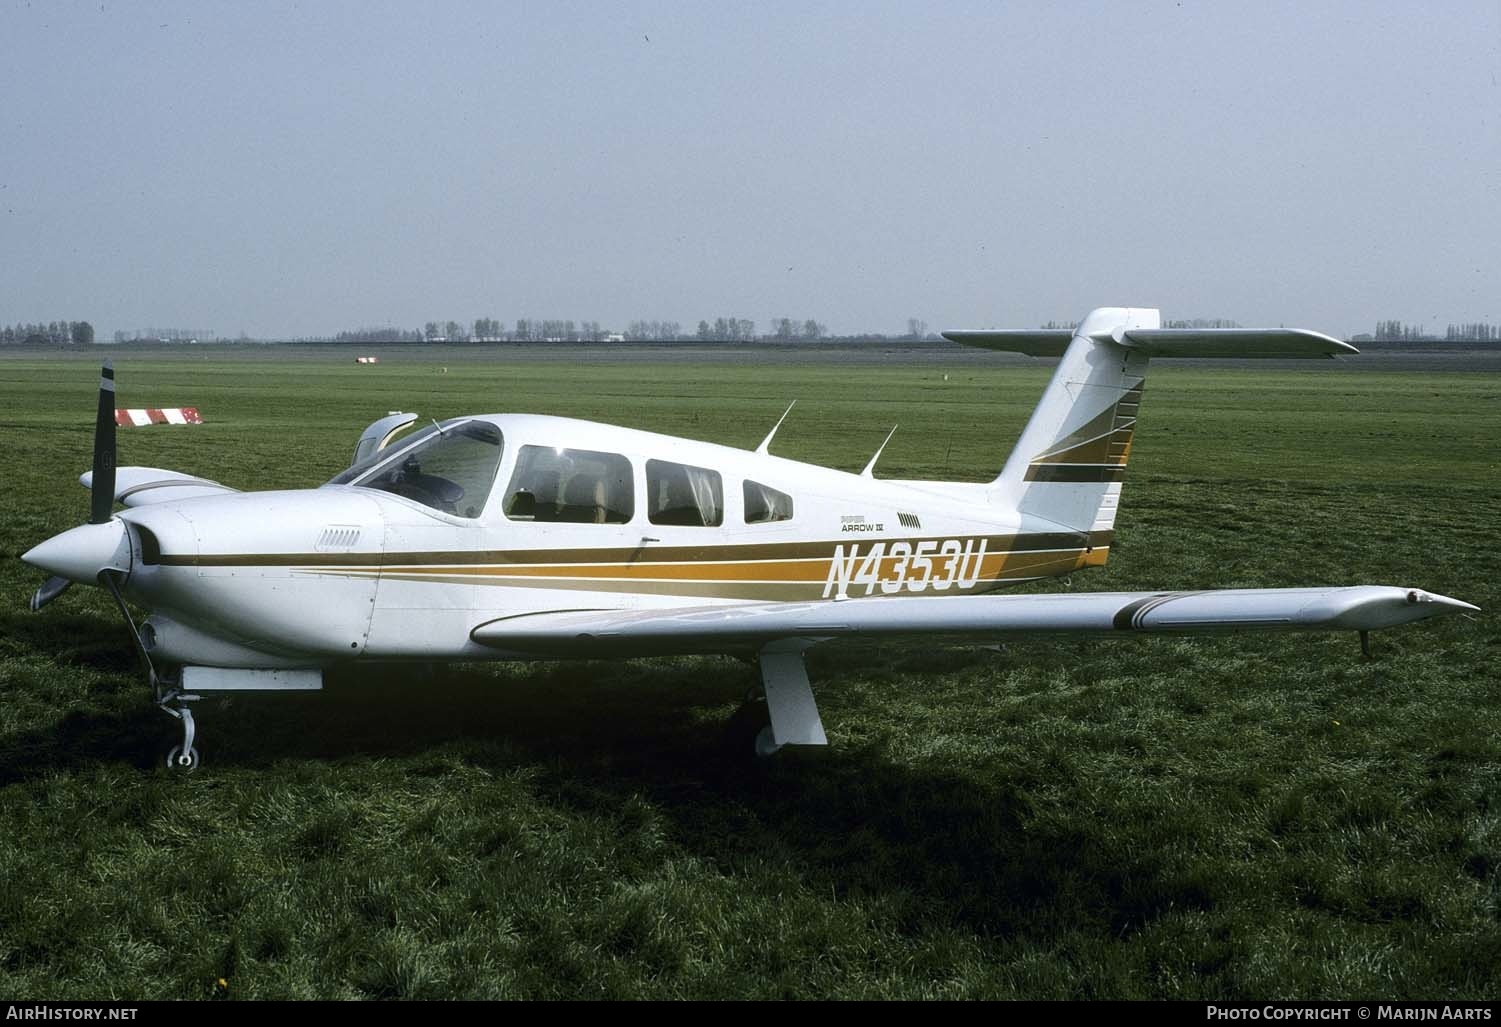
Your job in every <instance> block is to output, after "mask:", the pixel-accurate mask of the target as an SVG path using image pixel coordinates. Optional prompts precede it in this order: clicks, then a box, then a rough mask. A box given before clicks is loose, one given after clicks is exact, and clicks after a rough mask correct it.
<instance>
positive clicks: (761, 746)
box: [730, 641, 829, 759]
mask: <svg viewBox="0 0 1501 1027" xmlns="http://www.w3.org/2000/svg"><path fill="white" fill-rule="evenodd" d="M804 648H806V643H802V642H797V641H792V642H773V643H772V644H770V645H767V646H764V647H763V648H762V649H761V651H760V652H759V653H758V654H757V657H756V662H757V664H759V666H760V669H761V682H760V685H759V686H758V687H756V688H752V689H751V691H750V693H749V694H747V695H746V697H745V703H744V705H742V706H741V707H740V709H739V710H737V711H736V712H735V715H734V716H733V717H731V718H730V738H731V744H732V745H734V746H735V747H736V748H740V747H741V746H742V745H744V744H745V742H746V741H749V743H750V745H749V748H750V749H751V751H752V752H754V753H755V754H756V756H758V757H760V758H761V759H765V758H767V757H769V756H774V755H776V753H777V752H779V751H780V750H781V749H782V747H783V746H786V745H827V744H829V743H828V738H827V737H826V736H825V735H824V730H823V722H822V721H821V720H820V719H819V716H818V706H817V704H815V703H814V701H813V690H812V688H810V687H809V685H808V672H807V670H806V669H805V668H804V667H803V649H804ZM742 751H744V750H742Z"/></svg>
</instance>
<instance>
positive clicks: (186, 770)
mask: <svg viewBox="0 0 1501 1027" xmlns="http://www.w3.org/2000/svg"><path fill="white" fill-rule="evenodd" d="M201 698H202V696H198V695H192V694H189V693H187V692H183V691H181V690H179V689H176V688H173V689H169V690H168V691H167V692H166V693H165V694H164V695H162V696H160V697H159V698H158V699H157V700H156V704H157V705H158V706H160V707H161V709H162V711H163V712H164V713H166V714H167V715H168V716H170V717H176V718H177V719H178V720H180V721H182V744H181V745H174V746H173V747H172V749H171V751H170V752H168V753H167V769H168V770H174V771H177V772H178V773H182V774H191V773H192V772H193V771H195V770H197V769H198V750H197V749H196V748H195V747H194V745H193V737H194V735H196V734H197V731H198V728H197V725H196V724H194V723H193V709H192V707H190V706H189V705H188V703H190V702H193V701H195V700H197V699H201Z"/></svg>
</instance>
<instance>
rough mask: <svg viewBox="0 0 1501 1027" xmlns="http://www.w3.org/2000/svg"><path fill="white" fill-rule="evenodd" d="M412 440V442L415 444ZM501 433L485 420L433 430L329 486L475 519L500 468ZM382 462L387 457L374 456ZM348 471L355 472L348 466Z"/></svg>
mask: <svg viewBox="0 0 1501 1027" xmlns="http://www.w3.org/2000/svg"><path fill="white" fill-rule="evenodd" d="M414 441H415V440H414ZM501 450H502V444H501V436H500V429H499V428H497V427H495V425H493V424H489V423H488V422H485V421H464V422H462V423H460V424H456V425H444V426H443V427H442V428H436V427H435V428H433V429H432V430H431V431H430V432H429V433H428V434H427V435H426V437H425V438H423V439H422V440H421V441H418V442H417V443H416V445H413V446H410V447H408V448H407V449H406V451H405V452H404V453H402V454H400V455H398V456H396V457H395V458H394V459H389V460H388V461H387V462H386V463H384V464H380V465H379V466H378V467H377V469H375V470H372V471H369V472H368V473H366V474H365V476H364V477H355V478H353V480H350V479H349V478H348V477H346V476H347V475H349V474H350V472H349V471H346V472H345V473H344V474H341V475H339V476H338V477H336V478H335V479H334V480H333V484H343V483H344V482H345V481H349V483H350V484H353V485H358V486H360V487H361V488H367V489H379V490H380V491H382V492H389V493H391V494H392V495H395V496H403V497H405V498H407V499H412V500H415V501H417V502H419V503H421V504H423V505H424V506H430V507H432V508H433V509H434V510H441V511H443V512H444V513H446V514H453V515H455V516H457V517H470V518H473V517H478V516H479V515H480V513H481V512H482V511H483V510H484V509H485V500H487V499H489V498H490V488H491V486H493V485H494V484H495V472H496V471H498V470H499V469H500V455H501ZM378 455H379V456H380V457H382V458H386V457H388V456H389V454H385V453H381V454H378ZM351 470H357V468H352V469H351Z"/></svg>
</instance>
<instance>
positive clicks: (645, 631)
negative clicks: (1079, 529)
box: [470, 585, 1476, 656]
mask: <svg viewBox="0 0 1501 1027" xmlns="http://www.w3.org/2000/svg"><path fill="white" fill-rule="evenodd" d="M1474 609H1476V607H1474V606H1471V605H1470V604H1469V603H1462V602H1460V601H1459V600H1457V599H1449V598H1447V597H1445V596H1440V595H1434V594H1433V593H1430V592H1424V591H1422V590H1421V589H1415V588H1413V589H1409V588H1394V587H1391V586H1388V585H1357V586H1352V587H1344V588H1334V587H1331V588H1247V589H1222V590H1219V591H1212V592H1086V593H1068V594H1061V595H1024V596H971V597H963V598H959V597H955V598H953V599H936V598H924V597H906V596H894V597H889V598H886V597H883V598H877V599H846V600H844V601H842V602H838V601H831V602H822V603H754V604H747V605H742V606H721V607H711V608H708V609H705V608H703V607H697V608H685V609H669V610H634V611H619V610H568V611H559V612H556V613H540V614H522V615H519V616H515V617H503V618H500V619H498V620H492V621H487V622H486V623H484V624H481V625H479V626H478V627H477V628H475V629H474V630H473V631H472V632H470V637H471V638H473V639H474V641H476V642H478V643H480V644H481V645H486V646H492V647H494V648H497V649H503V650H507V651H512V652H522V653H533V654H545V655H553V656H595V655H613V654H619V653H648V652H649V653H674V652H735V651H741V650H746V649H756V648H759V647H761V646H763V645H766V644H768V643H770V642H775V641H782V640H786V639H803V640H807V641H823V640H825V639H830V638H840V637H846V636H851V635H973V636H981V637H994V636H1002V635H1009V634H1031V633H1040V632H1131V631H1155V632H1213V631H1252V630H1284V631H1334V630H1346V631H1373V630H1375V629H1377V628H1389V627H1395V626H1396V625H1399V624H1407V623H1409V622H1411V621H1415V620H1422V619H1424V618H1426V617H1434V616H1438V615H1439V614H1444V613H1454V612H1457V611H1460V610H1474Z"/></svg>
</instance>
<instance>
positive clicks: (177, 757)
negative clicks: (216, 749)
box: [167, 745, 198, 774]
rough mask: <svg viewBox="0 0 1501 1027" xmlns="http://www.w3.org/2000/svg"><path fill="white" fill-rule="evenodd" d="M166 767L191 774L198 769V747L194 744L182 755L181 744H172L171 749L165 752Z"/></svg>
mask: <svg viewBox="0 0 1501 1027" xmlns="http://www.w3.org/2000/svg"><path fill="white" fill-rule="evenodd" d="M167 769H168V770H176V771H178V772H179V773H183V774H191V773H192V772H193V771H195V770H197V769H198V748H197V746H194V747H193V748H191V749H189V750H188V752H187V755H186V756H184V755H183V752H182V746H180V745H174V746H172V751H171V752H169V753H167Z"/></svg>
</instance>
